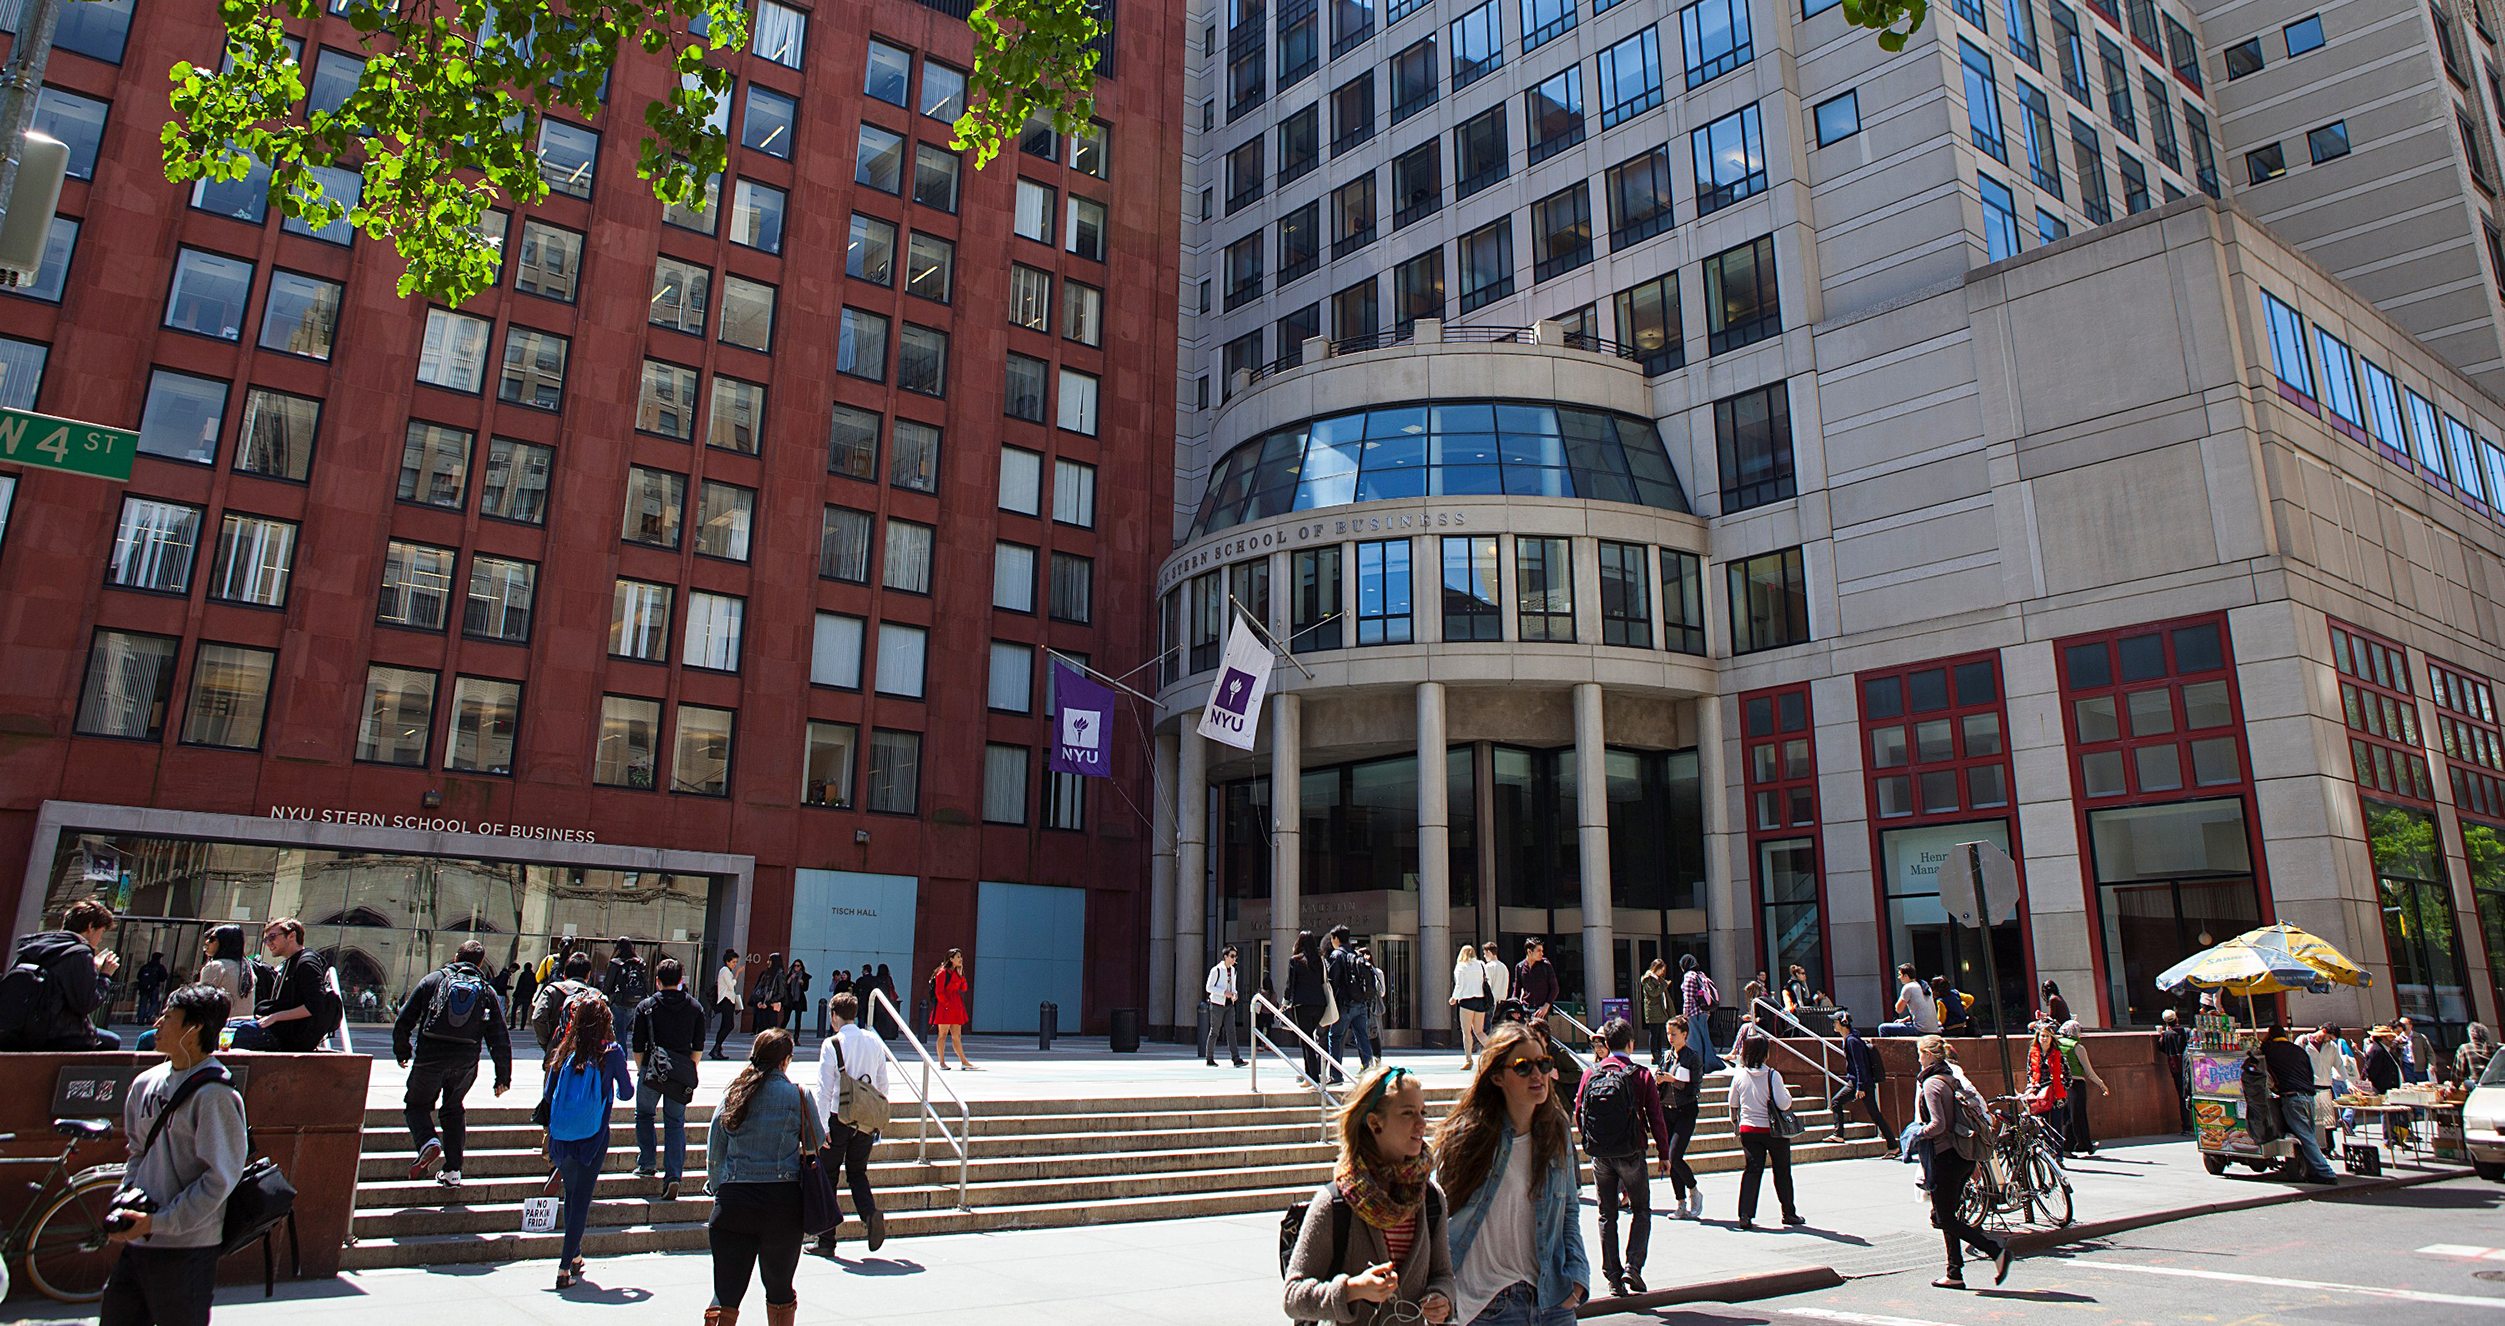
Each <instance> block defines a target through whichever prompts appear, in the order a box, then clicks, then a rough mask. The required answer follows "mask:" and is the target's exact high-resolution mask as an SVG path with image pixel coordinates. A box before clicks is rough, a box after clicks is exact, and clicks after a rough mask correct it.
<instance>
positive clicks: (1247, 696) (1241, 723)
mask: <svg viewBox="0 0 2505 1326" xmlns="http://www.w3.org/2000/svg"><path fill="white" fill-rule="evenodd" d="M1252 693H1253V676H1252V674H1251V673H1249V672H1246V671H1244V670H1243V669H1242V668H1228V669H1227V670H1226V675H1224V676H1222V677H1220V678H1218V689H1217V696H1216V698H1215V700H1213V701H1212V702H1211V704H1210V706H1209V721H1210V722H1211V723H1213V724H1216V725H1217V726H1219V727H1223V728H1226V729H1227V730H1229V731H1231V732H1243V731H1245V730H1246V729H1247V727H1248V726H1249V724H1250V720H1249V719H1248V718H1246V717H1245V714H1244V710H1245V709H1246V707H1247V706H1249V705H1250V703H1251V701H1252Z"/></svg>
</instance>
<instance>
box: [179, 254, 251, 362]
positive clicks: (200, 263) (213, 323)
mask: <svg viewBox="0 0 2505 1326" xmlns="http://www.w3.org/2000/svg"><path fill="white" fill-rule="evenodd" d="M251 298H252V264H251V263H248V262H245V261H244V260H243V259H241V258H229V257H226V256H225V255H223V254H216V253H204V252H202V251H201V250H199V249H184V250H182V252H181V253H180V254H179V255H178V256H177V257H176V258H175V260H174V285H173V288H172V289H171V290H170V291H169V292H168V293H167V295H166V299H165V325H166V326H168V327H171V328H173V329H174V330H176V331H187V332H192V333H195V334H197V335H201V336H213V337H215V338H217V339H218V340H221V341H233V340H240V339H242V337H243V326H244V305H245V304H246V303H247V302H249V301H250V300H251Z"/></svg>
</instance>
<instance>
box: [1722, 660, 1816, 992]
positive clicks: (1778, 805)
mask: <svg viewBox="0 0 2505 1326" xmlns="http://www.w3.org/2000/svg"><path fill="white" fill-rule="evenodd" d="M1740 722H1741V741H1742V743H1743V746H1744V748H1745V749H1746V751H1747V756H1746V759H1747V762H1748V765H1747V782H1746V787H1747V793H1748V804H1749V807H1750V811H1749V841H1750V844H1751V847H1752V854H1753V856H1754V858H1755V861H1754V865H1755V871H1756V882H1757V894H1758V908H1759V912H1760V922H1761V924H1762V926H1763V927H1764V936H1765V941H1764V942H1765V946H1766V952H1765V961H1766V964H1767V966H1768V969H1769V970H1772V971H1785V970H1788V969H1789V968H1791V967H1794V966H1798V967H1801V968H1803V969H1804V970H1806V971H1807V972H1808V975H1809V980H1810V981H1811V983H1812V985H1813V987H1814V986H1815V985H1817V984H1820V983H1822V982H1823V981H1824V980H1825V963H1824V960H1823V958H1822V956H1821V954H1822V953H1823V951H1824V943H1823V931H1824V927H1823V925H1822V924H1821V923H1820V920H1819V892H1820V883H1819V870H1818V847H1817V844H1818V837H1817V830H1818V778H1817V761H1816V759H1815V758H1814V757H1813V756H1812V754H1811V743H1812V740H1813V738H1812V736H1811V728H1810V723H1809V690H1808V688H1807V687H1805V686H1792V687H1785V688H1783V689H1781V690H1774V691H1759V692H1756V693H1754V694H1751V695H1746V696H1743V697H1741V700H1740Z"/></svg>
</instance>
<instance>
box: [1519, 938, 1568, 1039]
mask: <svg viewBox="0 0 2505 1326" xmlns="http://www.w3.org/2000/svg"><path fill="white" fill-rule="evenodd" d="M1513 989H1514V998H1516V999H1519V1000H1521V1001H1522V1006H1523V1007H1524V1008H1527V1009H1529V1010H1531V1020H1532V1021H1534V1022H1546V1021H1547V1020H1548V1014H1549V1011H1550V1010H1552V1009H1554V1008H1555V1007H1556V1006H1557V995H1558V990H1557V968H1556V965H1555V964H1554V963H1551V962H1550V961H1549V960H1548V941H1547V940H1544V939H1534V940H1531V941H1529V942H1527V943H1525V944H1524V945H1523V946H1522V963H1521V965H1520V966H1517V967H1515V968H1514V969H1513Z"/></svg>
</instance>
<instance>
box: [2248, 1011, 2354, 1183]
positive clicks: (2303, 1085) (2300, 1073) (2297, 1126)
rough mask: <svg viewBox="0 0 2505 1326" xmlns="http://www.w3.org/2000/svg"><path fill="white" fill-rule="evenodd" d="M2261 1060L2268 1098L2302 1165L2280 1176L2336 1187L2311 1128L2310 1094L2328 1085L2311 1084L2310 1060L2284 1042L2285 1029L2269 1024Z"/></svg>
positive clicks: (2317, 1135) (2298, 1047)
mask: <svg viewBox="0 0 2505 1326" xmlns="http://www.w3.org/2000/svg"><path fill="white" fill-rule="evenodd" d="M2261 1059H2262V1062H2263V1063H2265V1064H2268V1065H2269V1066H2270V1094H2271V1096H2272V1097H2273V1098H2274V1100H2275V1102H2276V1104H2277V1105H2278V1107H2279V1117H2280V1118H2281V1119H2283V1120H2285V1121H2286V1123H2287V1130H2288V1136H2290V1137H2293V1138H2295V1139H2296V1149H2297V1151H2298V1153H2299V1154H2300V1155H2302V1156H2303V1158H2304V1162H2305V1163H2304V1165H2303V1167H2302V1168H2303V1171H2304V1172H2302V1173H2298V1172H2296V1171H2297V1170H2298V1168H2299V1167H2298V1166H2296V1165H2295V1164H2290V1165H2288V1166H2287V1167H2286V1168H2285V1169H2282V1170H2281V1171H2280V1176H2281V1177H2283V1178H2288V1179H2293V1180H2294V1181H2296V1182H2298V1183H2338V1182H2339V1181H2340V1177H2339V1175H2337V1174H2334V1173H2333V1172H2332V1171H2331V1160H2330V1158H2329V1157H2327V1156H2325V1155H2323V1154H2322V1142H2321V1140H2320V1139H2321V1134H2320V1133H2319V1132H2317V1131H2316V1130H2315V1128H2314V1093H2315V1092H2316V1091H2319V1090H2321V1089H2322V1088H2323V1087H2324V1086H2326V1085H2328V1084H2327V1083H2318V1082H2316V1081H2314V1057H2313V1056H2312V1055H2310V1054H2307V1053H2305V1047H2304V1046H2302V1045H2299V1044H2297V1043H2296V1042H2295V1041H2292V1040H2289V1039H2288V1029H2287V1028H2286V1027H2285V1026H2283V1025H2280V1024H2278V1023H2272V1024H2271V1027H2270V1033H2269V1034H2268V1035H2267V1036H2264V1037H2263V1038H2262V1043H2261Z"/></svg>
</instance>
